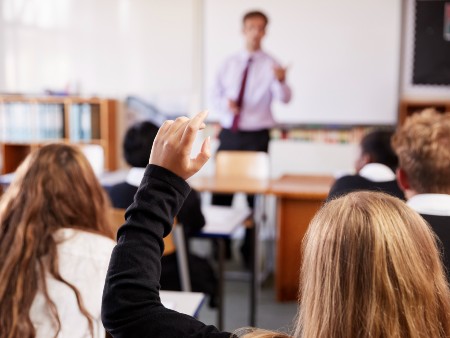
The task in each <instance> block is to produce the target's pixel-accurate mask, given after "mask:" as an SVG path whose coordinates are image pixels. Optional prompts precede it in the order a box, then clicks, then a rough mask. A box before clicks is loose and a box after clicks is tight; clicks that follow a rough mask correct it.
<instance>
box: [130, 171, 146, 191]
mask: <svg viewBox="0 0 450 338" xmlns="http://www.w3.org/2000/svg"><path fill="white" fill-rule="evenodd" d="M144 173H145V168H131V169H130V171H129V172H128V175H127V177H126V178H125V182H127V183H128V184H130V185H133V186H135V187H139V185H140V184H141V181H142V178H143V177H144Z"/></svg>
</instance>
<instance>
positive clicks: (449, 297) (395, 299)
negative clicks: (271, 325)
mask: <svg viewBox="0 0 450 338" xmlns="http://www.w3.org/2000/svg"><path fill="white" fill-rule="evenodd" d="M436 241H437V239H436V236H435V235H434V234H433V232H432V230H431V229H430V228H429V226H428V225H427V224H426V223H425V221H424V220H423V219H422V218H421V217H420V216H419V214H417V213H416V212H415V211H413V210H411V209H410V208H409V207H408V206H407V205H406V204H405V203H404V202H403V201H400V200H399V199H397V198H394V197H392V196H389V195H387V194H383V193H379V192H353V193H350V194H347V195H345V196H342V197H340V198H338V199H335V200H332V201H330V202H329V203H327V204H326V205H325V206H324V207H323V208H322V209H321V210H320V211H319V212H318V213H317V214H316V216H315V217H314V219H313V220H312V221H311V224H310V225H309V228H308V231H307V233H306V235H305V238H304V241H303V264H302V269H301V278H300V296H299V313H298V316H297V318H296V320H295V323H294V327H295V331H294V333H293V334H292V337H296V338H301V337H304V338H367V337H374V338H394V337H395V338H448V337H450V291H449V286H448V284H447V281H446V278H445V275H444V269H443V265H442V263H441V260H440V256H439V253H438V249H437V245H436ZM242 333H243V334H242ZM236 335H237V336H240V337H245V338H250V337H251V338H274V337H277V338H278V337H283V338H288V337H290V336H288V335H287V334H282V333H277V332H269V331H264V330H259V329H254V330H251V329H247V330H238V331H236Z"/></svg>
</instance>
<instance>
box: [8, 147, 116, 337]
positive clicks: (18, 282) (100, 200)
mask: <svg viewBox="0 0 450 338" xmlns="http://www.w3.org/2000/svg"><path fill="white" fill-rule="evenodd" d="M108 207H109V203H108V200H107V197H106V195H105V193H104V191H103V189H102V187H101V186H100V184H99V183H98V181H97V179H96V177H95V175H94V172H93V170H92V168H91V166H90V164H89V162H88V161H87V159H86V158H85V157H84V155H83V154H82V153H81V151H80V150H79V149H77V148H74V147H72V146H69V145H64V144H50V145H46V146H44V147H42V148H40V149H38V150H36V151H35V152H33V153H31V154H30V155H28V157H27V158H26V159H25V161H24V162H23V163H22V164H21V165H20V167H19V168H18V170H17V171H16V175H15V178H14V180H13V182H12V183H11V185H10V187H9V188H8V189H7V190H6V191H5V193H4V195H3V196H2V197H1V199H0V262H1V264H0V299H1V300H2V301H1V303H2V305H1V306H0V323H1V326H2V331H4V332H8V333H10V335H9V336H8V337H33V336H34V328H33V325H32V324H31V321H30V318H29V312H30V307H31V304H32V302H33V300H34V297H35V295H36V293H37V291H38V289H39V290H42V291H43V294H44V297H45V300H46V302H47V304H48V309H49V313H51V314H52V315H53V317H54V318H55V321H56V323H58V322H59V320H58V315H57V312H56V309H55V307H54V304H53V303H52V301H51V300H50V298H49V296H48V293H47V286H46V283H45V277H46V273H49V274H50V275H52V277H54V278H55V279H58V280H61V277H60V274H59V270H58V257H57V243H56V239H55V237H54V234H55V232H56V231H57V230H59V229H61V228H75V229H80V230H85V231H90V232H95V233H98V234H102V235H105V236H108V237H110V238H113V236H114V235H113V233H112V230H111V229H112V228H111V227H110V225H109V221H108V219H107V215H108ZM63 283H65V284H67V283H66V282H64V281H63ZM67 285H68V286H69V287H70V288H72V289H73V290H74V292H75V294H76V296H77V298H78V301H79V304H81V305H80V310H81V312H82V313H83V314H84V315H86V316H87V317H88V318H90V317H89V315H88V313H87V312H86V310H85V308H84V306H83V302H82V300H81V298H80V296H79V293H78V291H77V290H76V289H75V288H74V287H73V286H71V285H69V284H67ZM89 320H90V319H89ZM90 325H91V327H92V321H91V320H90Z"/></svg>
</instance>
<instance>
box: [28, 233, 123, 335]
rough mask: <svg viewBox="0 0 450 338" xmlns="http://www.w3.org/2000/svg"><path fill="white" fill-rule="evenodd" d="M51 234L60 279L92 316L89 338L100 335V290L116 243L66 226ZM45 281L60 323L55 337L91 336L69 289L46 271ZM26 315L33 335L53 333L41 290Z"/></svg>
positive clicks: (51, 319) (51, 322) (50, 318)
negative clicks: (74, 289)
mask: <svg viewBox="0 0 450 338" xmlns="http://www.w3.org/2000/svg"><path fill="white" fill-rule="evenodd" d="M54 237H55V240H56V241H57V243H58V244H57V252H58V267H59V272H60V274H61V276H62V278H63V279H64V280H66V281H67V282H69V283H70V284H72V285H74V286H75V287H76V288H77V289H78V291H79V292H80V295H81V298H82V301H83V304H84V306H85V308H86V310H87V311H88V312H89V313H90V314H91V316H92V319H93V325H94V327H93V329H94V332H93V333H94V336H93V338H103V337H105V329H104V328H103V325H102V322H101V318H100V309H101V301H102V291H103V286H104V282H105V277H106V270H107V268H108V264H109V259H110V257H111V252H112V250H113V248H114V246H115V244H116V243H115V242H114V241H113V240H112V239H109V238H107V237H105V236H101V235H98V234H94V233H91V232H86V231H80V230H75V229H70V228H65V229H60V230H58V231H57V232H56V233H55V234H54ZM45 281H46V285H47V291H48V294H49V297H50V299H51V300H52V301H53V302H54V304H55V307H56V310H57V312H58V316H59V320H60V322H61V329H60V332H59V334H58V336H57V337H58V338H65V337H71V338H85V337H91V335H90V333H89V326H88V320H87V319H86V317H85V316H84V315H83V314H82V313H81V312H80V309H79V307H78V303H77V298H76V296H75V293H74V292H73V290H72V289H71V288H70V287H69V286H68V285H66V284H65V283H63V282H60V281H58V280H56V279H55V278H54V277H53V276H51V275H50V274H46V276H45ZM30 318H31V322H32V323H33V326H34V327H35V329H36V338H49V337H54V336H55V333H56V325H55V322H54V319H53V316H52V313H51V311H50V309H49V306H48V304H47V302H46V300H45V297H44V293H43V291H42V290H40V291H38V293H37V294H36V296H35V298H34V300H33V303H32V305H31V309H30Z"/></svg>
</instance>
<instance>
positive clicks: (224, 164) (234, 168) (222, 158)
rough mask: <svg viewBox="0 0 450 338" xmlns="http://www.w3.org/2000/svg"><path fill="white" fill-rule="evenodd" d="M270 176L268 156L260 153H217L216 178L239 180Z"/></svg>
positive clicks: (223, 151)
mask: <svg viewBox="0 0 450 338" xmlns="http://www.w3.org/2000/svg"><path fill="white" fill-rule="evenodd" d="M269 175H270V164H269V155H268V154H267V153H265V152H262V151H228V150H226V151H225V150H222V151H219V152H218V153H217V155H216V176H217V177H233V178H241V179H267V178H269Z"/></svg>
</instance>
